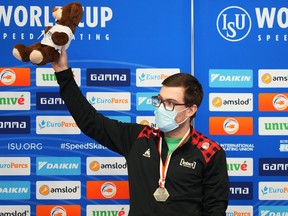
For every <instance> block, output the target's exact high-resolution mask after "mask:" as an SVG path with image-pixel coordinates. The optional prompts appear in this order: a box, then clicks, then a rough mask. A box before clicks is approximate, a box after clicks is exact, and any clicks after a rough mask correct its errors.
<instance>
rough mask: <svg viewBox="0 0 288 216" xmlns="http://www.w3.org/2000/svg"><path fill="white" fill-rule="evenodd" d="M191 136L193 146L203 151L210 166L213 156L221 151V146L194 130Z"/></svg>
mask: <svg viewBox="0 0 288 216" xmlns="http://www.w3.org/2000/svg"><path fill="white" fill-rule="evenodd" d="M191 135H192V145H194V146H196V147H197V148H198V149H199V150H200V151H201V153H202V155H203V157H204V158H205V161H206V163H207V164H208V163H209V161H210V160H211V158H212V157H213V155H214V154H215V153H216V152H217V151H219V150H221V146H219V144H218V143H217V142H215V141H213V140H211V139H209V138H208V137H206V136H204V135H203V134H202V133H200V132H198V131H196V130H194V129H192V132H191Z"/></svg>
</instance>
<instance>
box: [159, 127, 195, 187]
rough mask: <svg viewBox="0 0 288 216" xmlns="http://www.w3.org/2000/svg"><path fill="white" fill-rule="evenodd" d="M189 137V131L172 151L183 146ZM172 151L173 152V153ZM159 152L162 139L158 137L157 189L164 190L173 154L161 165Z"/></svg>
mask: <svg viewBox="0 0 288 216" xmlns="http://www.w3.org/2000/svg"><path fill="white" fill-rule="evenodd" d="M189 136H190V129H189V130H188V131H187V132H186V134H185V135H184V137H183V138H182V139H181V141H180V142H179V143H178V145H177V147H176V148H175V149H174V151H175V150H176V149H177V148H178V147H180V146H181V145H183V143H184V142H185V141H186V139H187V138H188V137H189ZM174 151H173V152H174ZM161 152H162V137H161V136H160V139H159V142H158V153H159V155H160V179H159V187H161V188H164V187H165V179H166V174H167V170H168V167H169V164H170V159H171V156H172V154H173V152H172V153H171V154H170V155H168V156H167V157H166V160H165V163H164V164H163V162H162V158H161Z"/></svg>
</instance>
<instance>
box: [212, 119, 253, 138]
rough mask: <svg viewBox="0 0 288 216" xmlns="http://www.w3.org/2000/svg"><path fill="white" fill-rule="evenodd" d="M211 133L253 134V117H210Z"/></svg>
mask: <svg viewBox="0 0 288 216" xmlns="http://www.w3.org/2000/svg"><path fill="white" fill-rule="evenodd" d="M209 133H210V134H211V135H242V136H243V135H253V118H252V117H210V118H209Z"/></svg>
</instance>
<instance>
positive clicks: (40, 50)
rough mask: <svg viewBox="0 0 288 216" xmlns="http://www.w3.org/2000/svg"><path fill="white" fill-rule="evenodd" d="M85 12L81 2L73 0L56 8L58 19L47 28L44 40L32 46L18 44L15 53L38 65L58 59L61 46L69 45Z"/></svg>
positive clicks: (55, 16)
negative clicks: (73, 0)
mask: <svg viewBox="0 0 288 216" xmlns="http://www.w3.org/2000/svg"><path fill="white" fill-rule="evenodd" d="M83 13H84V12H83V7H82V5H81V4H80V3H79V2H71V3H69V4H67V5H65V6H63V7H62V8H54V9H53V12H52V15H53V17H54V18H55V19H56V24H55V25H54V26H48V27H47V28H46V29H45V33H44V37H43V39H42V41H41V42H36V43H34V44H32V45H30V46H25V45H24V44H16V45H15V46H14V48H13V51H12V53H13V55H14V56H15V58H17V59H18V60H20V61H24V62H29V61H30V62H31V63H32V64H35V65H38V66H42V65H45V64H47V63H49V62H54V61H57V59H58V58H59V56H60V51H61V48H62V47H63V46H65V48H66V49H67V48H68V47H69V45H70V42H71V40H72V39H73V37H74V33H75V30H76V27H77V26H78V24H79V23H80V21H81V19H82V17H83Z"/></svg>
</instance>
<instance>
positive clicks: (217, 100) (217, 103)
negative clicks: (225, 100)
mask: <svg viewBox="0 0 288 216" xmlns="http://www.w3.org/2000/svg"><path fill="white" fill-rule="evenodd" d="M212 104H213V106H215V107H221V106H222V99H221V98H220V97H215V98H213V100H212Z"/></svg>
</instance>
